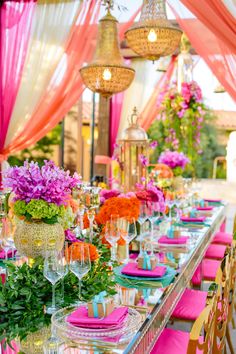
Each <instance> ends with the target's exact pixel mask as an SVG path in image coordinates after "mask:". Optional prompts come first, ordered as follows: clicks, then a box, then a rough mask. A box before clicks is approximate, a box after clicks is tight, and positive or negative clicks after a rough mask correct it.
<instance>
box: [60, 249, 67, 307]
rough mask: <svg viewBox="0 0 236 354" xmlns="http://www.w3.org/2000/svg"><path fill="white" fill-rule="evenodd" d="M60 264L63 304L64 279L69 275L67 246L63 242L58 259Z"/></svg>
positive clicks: (62, 298) (62, 299)
mask: <svg viewBox="0 0 236 354" xmlns="http://www.w3.org/2000/svg"><path fill="white" fill-rule="evenodd" d="M59 263H60V268H59V269H60V272H61V273H62V275H63V278H62V282H61V301H62V303H63V302H64V296H65V286H64V277H65V276H66V275H67V274H68V273H69V244H68V242H65V247H64V248H63V249H62V251H61V256H60V257H59Z"/></svg>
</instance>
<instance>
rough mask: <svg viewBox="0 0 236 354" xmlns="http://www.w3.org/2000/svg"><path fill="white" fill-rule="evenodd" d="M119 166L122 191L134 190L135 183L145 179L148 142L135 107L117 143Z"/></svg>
mask: <svg viewBox="0 0 236 354" xmlns="http://www.w3.org/2000/svg"><path fill="white" fill-rule="evenodd" d="M118 149H119V152H118V155H119V164H120V185H121V186H123V188H124V191H125V192H128V191H132V190H134V189H135V185H136V183H143V179H145V180H146V178H147V167H146V166H145V164H144V162H143V160H144V159H145V160H147V161H148V153H149V140H148V137H147V134H146V132H145V130H144V129H143V128H141V127H140V126H139V124H138V115H137V109H136V107H135V108H134V110H133V114H132V115H131V119H130V123H129V127H128V128H126V129H125V130H124V131H123V132H122V134H121V139H120V140H119V141H118Z"/></svg>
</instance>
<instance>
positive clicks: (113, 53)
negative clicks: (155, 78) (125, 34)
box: [80, 2, 135, 97]
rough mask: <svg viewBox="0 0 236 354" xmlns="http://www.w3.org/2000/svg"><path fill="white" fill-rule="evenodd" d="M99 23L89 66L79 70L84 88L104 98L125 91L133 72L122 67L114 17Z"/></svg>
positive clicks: (110, 16)
mask: <svg viewBox="0 0 236 354" xmlns="http://www.w3.org/2000/svg"><path fill="white" fill-rule="evenodd" d="M110 7H111V5H110V3H109V2H107V14H106V15H105V16H104V17H103V18H102V19H101V20H100V21H99V28H98V42H97V47H96V51H95V56H94V59H93V61H92V63H91V64H89V65H87V66H85V67H83V68H81V69H80V74H81V77H82V80H83V82H84V84H85V86H86V87H88V88H89V89H90V90H92V91H93V92H98V93H100V94H101V95H102V96H104V97H109V96H111V95H112V94H114V93H118V92H121V91H124V90H126V89H127V88H128V87H129V86H130V84H131V82H132V81H133V79H134V74H135V70H134V69H132V68H129V67H128V66H126V65H124V63H123V57H122V55H121V52H120V47H119V40H118V30H117V23H118V21H117V20H116V18H115V17H113V16H112V15H111V13H110Z"/></svg>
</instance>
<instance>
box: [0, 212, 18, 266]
mask: <svg viewBox="0 0 236 354" xmlns="http://www.w3.org/2000/svg"><path fill="white" fill-rule="evenodd" d="M1 224H2V227H1V233H0V244H1V248H2V249H3V250H4V252H5V260H6V261H7V260H8V254H9V251H10V250H11V256H13V254H14V250H15V244H14V239H13V225H12V223H11V221H10V220H9V219H8V218H3V219H2V221H1Z"/></svg>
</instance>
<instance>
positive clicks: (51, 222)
mask: <svg viewBox="0 0 236 354" xmlns="http://www.w3.org/2000/svg"><path fill="white" fill-rule="evenodd" d="M42 221H43V222H45V224H51V225H52V224H56V223H57V222H58V217H57V216H53V217H51V218H50V219H48V218H43V219H42Z"/></svg>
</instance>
